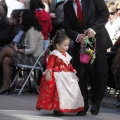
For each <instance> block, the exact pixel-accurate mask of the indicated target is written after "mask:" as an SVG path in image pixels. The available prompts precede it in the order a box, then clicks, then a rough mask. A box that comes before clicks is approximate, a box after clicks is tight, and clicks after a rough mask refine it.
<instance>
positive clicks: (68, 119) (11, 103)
mask: <svg viewBox="0 0 120 120" xmlns="http://www.w3.org/2000/svg"><path fill="white" fill-rule="evenodd" d="M36 101H37V94H35V93H33V94H30V93H22V94H21V95H20V96H18V95H17V94H16V93H13V94H10V95H0V120H119V119H120V108H115V105H113V102H115V101H116V100H115V99H114V98H107V97H105V98H104V100H103V102H102V106H106V107H107V108H106V107H101V110H100V113H99V115H97V116H94V115H91V113H90V111H88V113H87V115H86V116H83V117H80V116H76V115H75V114H65V116H61V117H55V116H53V114H52V112H53V111H45V110H41V111H37V110H36V109H35V105H36ZM105 101H106V102H107V104H112V106H110V108H108V107H109V106H107V104H106V103H105ZM113 106H114V107H113Z"/></svg>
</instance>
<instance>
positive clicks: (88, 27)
mask: <svg viewBox="0 0 120 120" xmlns="http://www.w3.org/2000/svg"><path fill="white" fill-rule="evenodd" d="M79 4H80V6H81V9H82V20H79V19H78V13H77V4H76V2H75V0H68V1H67V2H66V3H65V4H64V27H65V31H66V33H67V35H68V36H69V37H70V38H71V39H72V40H74V49H73V50H72V53H73V54H72V55H73V66H74V67H75V69H76V70H77V76H78V78H79V85H80V89H81V92H82V95H83V97H84V103H85V110H84V111H81V112H78V113H77V115H79V116H82V115H86V112H87V110H88V108H89V105H88V90H87V77H88V74H89V79H90V83H91V92H92V93H91V100H92V107H91V110H90V111H91V113H92V114H94V115H97V114H98V113H99V110H100V103H101V101H102V99H103V97H104V93H105V89H106V83H107V70H108V68H107V61H106V57H107V48H109V47H111V46H112V42H111V40H110V37H109V35H108V33H107V30H106V29H105V27H104V25H105V23H106V22H107V20H108V16H109V12H108V9H107V6H106V4H105V2H104V0H79ZM85 36H88V37H89V38H90V39H91V38H93V37H95V38H96V59H95V61H94V63H93V64H92V65H91V64H87V65H86V64H83V63H81V62H80V60H79V59H80V45H81V44H84V40H85Z"/></svg>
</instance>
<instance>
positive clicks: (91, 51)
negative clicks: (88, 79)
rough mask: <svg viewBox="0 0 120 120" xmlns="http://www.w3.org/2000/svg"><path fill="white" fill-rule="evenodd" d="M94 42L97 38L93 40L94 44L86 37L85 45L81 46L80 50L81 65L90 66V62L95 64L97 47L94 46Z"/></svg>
mask: <svg viewBox="0 0 120 120" xmlns="http://www.w3.org/2000/svg"><path fill="white" fill-rule="evenodd" d="M93 42H95V38H92V42H90V40H89V38H88V37H87V36H86V38H85V43H84V44H81V49H80V62H81V63H84V64H88V63H89V62H90V63H91V64H92V63H93V61H94V59H95V47H96V46H93V45H92V43H93ZM95 44H96V43H95ZM88 45H89V47H88ZM90 47H91V48H90Z"/></svg>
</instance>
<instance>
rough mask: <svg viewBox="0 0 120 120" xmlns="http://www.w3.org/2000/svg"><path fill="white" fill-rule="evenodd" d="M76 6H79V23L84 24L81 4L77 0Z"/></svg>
mask: <svg viewBox="0 0 120 120" xmlns="http://www.w3.org/2000/svg"><path fill="white" fill-rule="evenodd" d="M75 2H76V4H77V17H78V19H79V21H80V22H81V23H82V24H83V19H82V9H81V6H80V3H79V0H75Z"/></svg>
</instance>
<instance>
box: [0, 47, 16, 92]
mask: <svg viewBox="0 0 120 120" xmlns="http://www.w3.org/2000/svg"><path fill="white" fill-rule="evenodd" d="M13 54H14V51H13V49H12V48H9V47H6V48H4V49H3V50H2V51H1V52H0V62H2V63H3V87H2V88H1V89H0V93H2V92H3V91H5V90H7V89H8V88H9V86H10V78H11V73H12V71H11V66H12V64H13Z"/></svg>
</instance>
